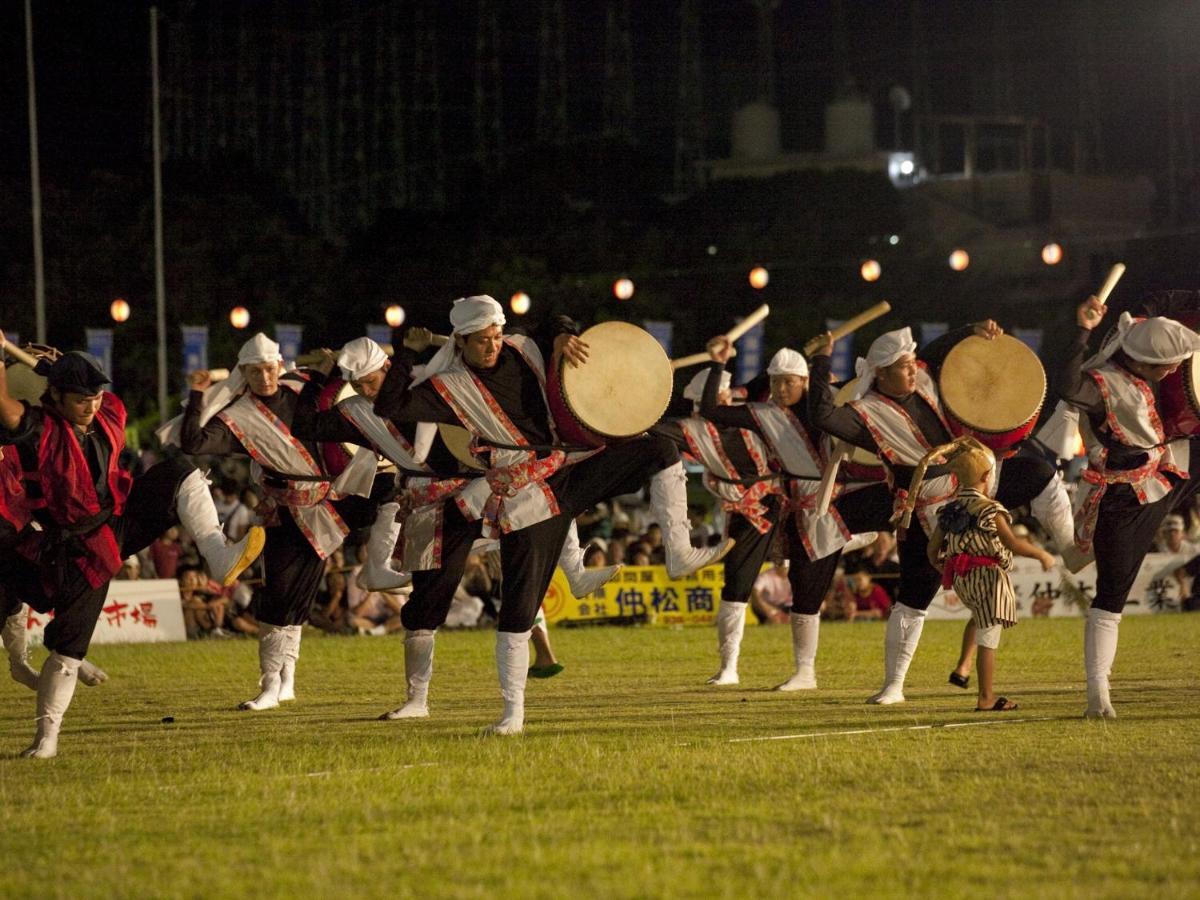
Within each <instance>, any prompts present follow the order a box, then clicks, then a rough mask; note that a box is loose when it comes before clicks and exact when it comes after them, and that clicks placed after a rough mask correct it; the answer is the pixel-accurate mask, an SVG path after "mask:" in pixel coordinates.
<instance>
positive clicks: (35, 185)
mask: <svg viewBox="0 0 1200 900" xmlns="http://www.w3.org/2000/svg"><path fill="white" fill-rule="evenodd" d="M25 72H26V81H27V82H28V86H29V180H30V182H31V185H30V187H31V192H32V198H31V202H32V206H33V308H34V310H35V315H36V317H37V328H36V330H37V342H38V343H39V344H44V343H46V276H45V273H44V271H43V262H42V186H41V173H40V166H39V165H38V138H37V88H36V85H35V83H34V80H33V10H32V8H31V7H30V0H25Z"/></svg>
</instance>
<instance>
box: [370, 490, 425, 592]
mask: <svg viewBox="0 0 1200 900" xmlns="http://www.w3.org/2000/svg"><path fill="white" fill-rule="evenodd" d="M399 512H400V504H399V503H385V504H383V505H382V506H380V507H379V514H378V515H377V516H376V517H375V523H374V524H373V525H372V526H371V536H370V538H368V539H367V562H366V564H365V565H364V566H363V567H362V571H361V572H359V574H358V583H359V585H360V586H361V587H363V588H365V589H366V590H368V591H394V590H397V589H398V588H402V587H404V586H405V585H406V584H408V583H409V582H410V581H412V576H411V575H410V574H408V573H407V572H402V571H401V570H400V569H399V568H397V567H396V564H395V563H394V561H393V560H392V554H393V553H394V552H395V551H396V542H397V541H398V540H400V523H399V522H397V521H396V515H397V513H399Z"/></svg>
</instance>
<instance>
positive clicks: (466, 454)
mask: <svg viewBox="0 0 1200 900" xmlns="http://www.w3.org/2000/svg"><path fill="white" fill-rule="evenodd" d="M438 434H439V435H440V436H441V439H442V443H443V444H445V445H446V449H447V450H449V451H450V453H451V455H452V456H453V457H454V458H455V459H457V460H458V461H459V462H460V463H462V464H463V465H464V466H466V467H467V468H468V469H474V470H475V471H477V472H483V471H485V470H486V469H487V466H485V465H484V464H483V463H481V462H480V461H479V457H477V456H475V454H473V453H472V452H471V432H469V431H467V429H465V428H463V427H462V426H461V425H448V424H446V423H445V422H442V423H440V424H439V425H438Z"/></svg>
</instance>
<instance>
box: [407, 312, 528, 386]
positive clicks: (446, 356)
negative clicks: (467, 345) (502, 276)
mask: <svg viewBox="0 0 1200 900" xmlns="http://www.w3.org/2000/svg"><path fill="white" fill-rule="evenodd" d="M505 321H506V320H505V318H504V307H503V306H501V305H500V304H499V303H497V302H496V301H495V300H493V299H492V298H491V297H489V296H487V294H480V295H478V296H476V297H460V298H459V299H458V300H455V301H454V306H453V307H451V309H450V326H451V328H452V331H451V333H452V334H474V333H475V332H477V331H483V330H484V329H485V328H491V327H492V326H493V325H504V323H505ZM457 353H458V348H457V347H456V346H455V345H454V341H447V342H446V343H445V344H443V345H442V347H441V349H440V350H438V352H437V353H435V354H433V359H431V360H429V362H427V363H426V364H425V371H424V373H422V375H421V376H420V377H419V378H414V379H413V382H412V384H411V385H410V386H409V387H410V389H411V388H414V387H416V386H417V385H418V384H421V383H422V382H424V381H427V380H428V379H429V378H430V377H431V376H433V375H437V374H438V373H439V372H444V371H446V369H448V368H450V366H451V364H452V363H453V362H454V359H455V356H456V354H457Z"/></svg>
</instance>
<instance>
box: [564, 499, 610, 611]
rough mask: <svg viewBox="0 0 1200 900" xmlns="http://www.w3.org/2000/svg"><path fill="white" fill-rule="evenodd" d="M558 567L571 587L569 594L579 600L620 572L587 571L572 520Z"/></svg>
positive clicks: (605, 569)
mask: <svg viewBox="0 0 1200 900" xmlns="http://www.w3.org/2000/svg"><path fill="white" fill-rule="evenodd" d="M558 566H559V568H560V569H562V570H563V574H564V575H566V576H567V584H569V585H570V586H571V593H572V594H574V595H575V597H577V598H578V599H580V600H582V599H583V598H584V597H589V596H591V595H592V594H594V593H595V592H596V591H598V590H600V588H602V587H603V586H604V585H605V584H607V583H608V582H609V581H611V580H612V578H613V576H614V575H616V574H617V573H618V572H620V571H621V567H620V566H600V567H598V568H595V569H588V568H586V567H585V566H584V565H583V548H582V547H581V546H579V529H578V528H576V527H575V520H574V519H572V520H571V527H570V528H569V529H568V530H567V537H566V539H565V540H564V541H563V546H562V551H561V552H560V553H559V554H558Z"/></svg>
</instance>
